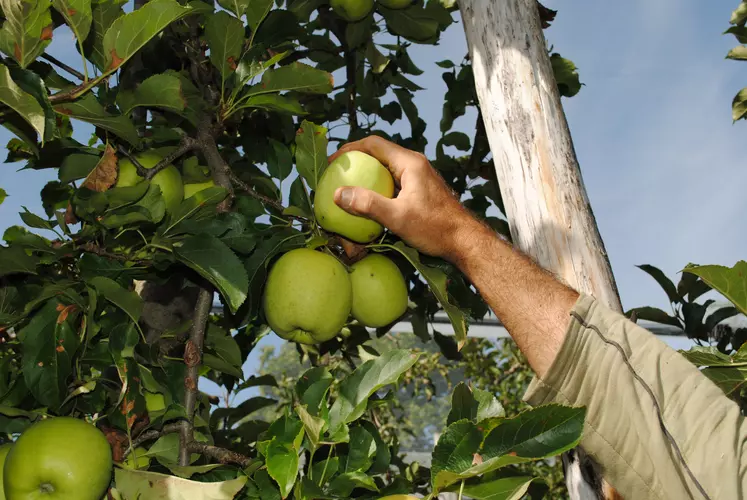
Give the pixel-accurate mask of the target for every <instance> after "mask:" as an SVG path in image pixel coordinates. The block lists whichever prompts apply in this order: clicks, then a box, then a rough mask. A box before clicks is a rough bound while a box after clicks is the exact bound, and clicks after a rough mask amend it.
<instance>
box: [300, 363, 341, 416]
mask: <svg viewBox="0 0 747 500" xmlns="http://www.w3.org/2000/svg"><path fill="white" fill-rule="evenodd" d="M333 381H334V377H332V374H330V373H329V371H328V370H327V369H326V368H324V367H323V366H317V367H314V368H310V369H309V370H307V371H306V372H304V373H303V375H301V377H300V378H299V379H298V382H296V388H295V389H296V394H297V395H298V397H299V398H300V399H301V404H302V405H305V406H306V409H307V411H308V412H309V413H310V414H311V415H313V416H319V415H320V410H321V409H322V408H326V407H327V405H326V396H327V391H328V390H329V387H330V386H331V385H332V382H333Z"/></svg>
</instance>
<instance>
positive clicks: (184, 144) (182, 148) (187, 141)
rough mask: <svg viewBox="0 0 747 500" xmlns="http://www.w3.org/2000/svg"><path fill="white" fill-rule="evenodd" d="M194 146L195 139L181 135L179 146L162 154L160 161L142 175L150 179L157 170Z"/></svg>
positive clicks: (195, 145)
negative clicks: (164, 154) (166, 153)
mask: <svg viewBox="0 0 747 500" xmlns="http://www.w3.org/2000/svg"><path fill="white" fill-rule="evenodd" d="M196 147H197V141H196V140H194V139H192V138H191V137H190V136H188V135H185V136H183V137H182V140H181V142H180V143H179V146H178V147H177V148H176V149H175V150H174V151H172V152H171V153H169V154H168V155H166V156H164V157H163V158H162V159H161V161H159V162H158V163H156V164H155V165H154V166H153V168H149V169H148V172H147V173H146V174H145V176H144V177H145V178H146V179H147V180H151V179H152V178H153V177H154V176H155V175H156V174H157V173H158V172H160V171H161V170H163V169H164V168H166V167H168V166H169V165H171V164H172V163H173V162H174V160H176V159H178V158H181V157H182V156H184V155H185V154H186V153H188V152H190V151H192V150H193V149H195V148H196Z"/></svg>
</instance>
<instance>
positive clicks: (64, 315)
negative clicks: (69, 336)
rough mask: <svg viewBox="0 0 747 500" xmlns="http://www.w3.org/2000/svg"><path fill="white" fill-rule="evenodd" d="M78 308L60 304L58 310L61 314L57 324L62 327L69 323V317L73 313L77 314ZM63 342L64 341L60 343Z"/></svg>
mask: <svg viewBox="0 0 747 500" xmlns="http://www.w3.org/2000/svg"><path fill="white" fill-rule="evenodd" d="M77 309H78V307H77V306H75V305H72V304H71V305H69V306H63V305H62V304H58V306H57V310H58V311H59V312H60V314H59V316H57V324H58V325H60V324H62V323H64V322H65V321H67V317H68V315H69V314H70V313H71V312H75V310H77ZM60 342H62V341H60Z"/></svg>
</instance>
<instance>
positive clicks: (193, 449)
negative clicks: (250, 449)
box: [187, 441, 252, 467]
mask: <svg viewBox="0 0 747 500" xmlns="http://www.w3.org/2000/svg"><path fill="white" fill-rule="evenodd" d="M187 448H188V449H187V451H188V452H190V453H200V454H202V455H205V456H206V457H208V458H212V459H213V460H216V461H218V462H220V463H222V464H236V465H239V466H241V467H247V466H248V465H249V464H251V463H252V459H251V458H249V457H247V456H244V455H242V454H241V453H236V452H235V451H231V450H227V449H225V448H220V447H218V446H212V445H209V444H205V443H198V442H197V441H192V442H191V443H189V446H188V447H187Z"/></svg>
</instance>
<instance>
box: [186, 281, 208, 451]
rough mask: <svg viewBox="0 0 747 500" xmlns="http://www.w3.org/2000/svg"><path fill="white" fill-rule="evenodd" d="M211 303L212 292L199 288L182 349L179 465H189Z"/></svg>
mask: <svg viewBox="0 0 747 500" xmlns="http://www.w3.org/2000/svg"><path fill="white" fill-rule="evenodd" d="M212 305H213V292H212V290H209V289H208V288H205V287H202V288H200V292H199V295H198V297H197V303H196V304H195V313H194V315H193V317H192V329H191V331H190V334H189V340H187V345H186V347H185V349H184V364H186V365H187V376H186V377H184V408H185V410H186V414H187V418H186V420H183V421H182V422H181V428H180V435H179V465H181V466H187V465H189V449H188V448H189V446H190V445H191V444H192V441H193V440H194V419H195V407H196V403H197V382H198V377H199V371H200V364H201V363H202V345H203V342H204V340H205V329H206V326H207V319H208V315H209V314H210V308H211V307H212Z"/></svg>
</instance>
